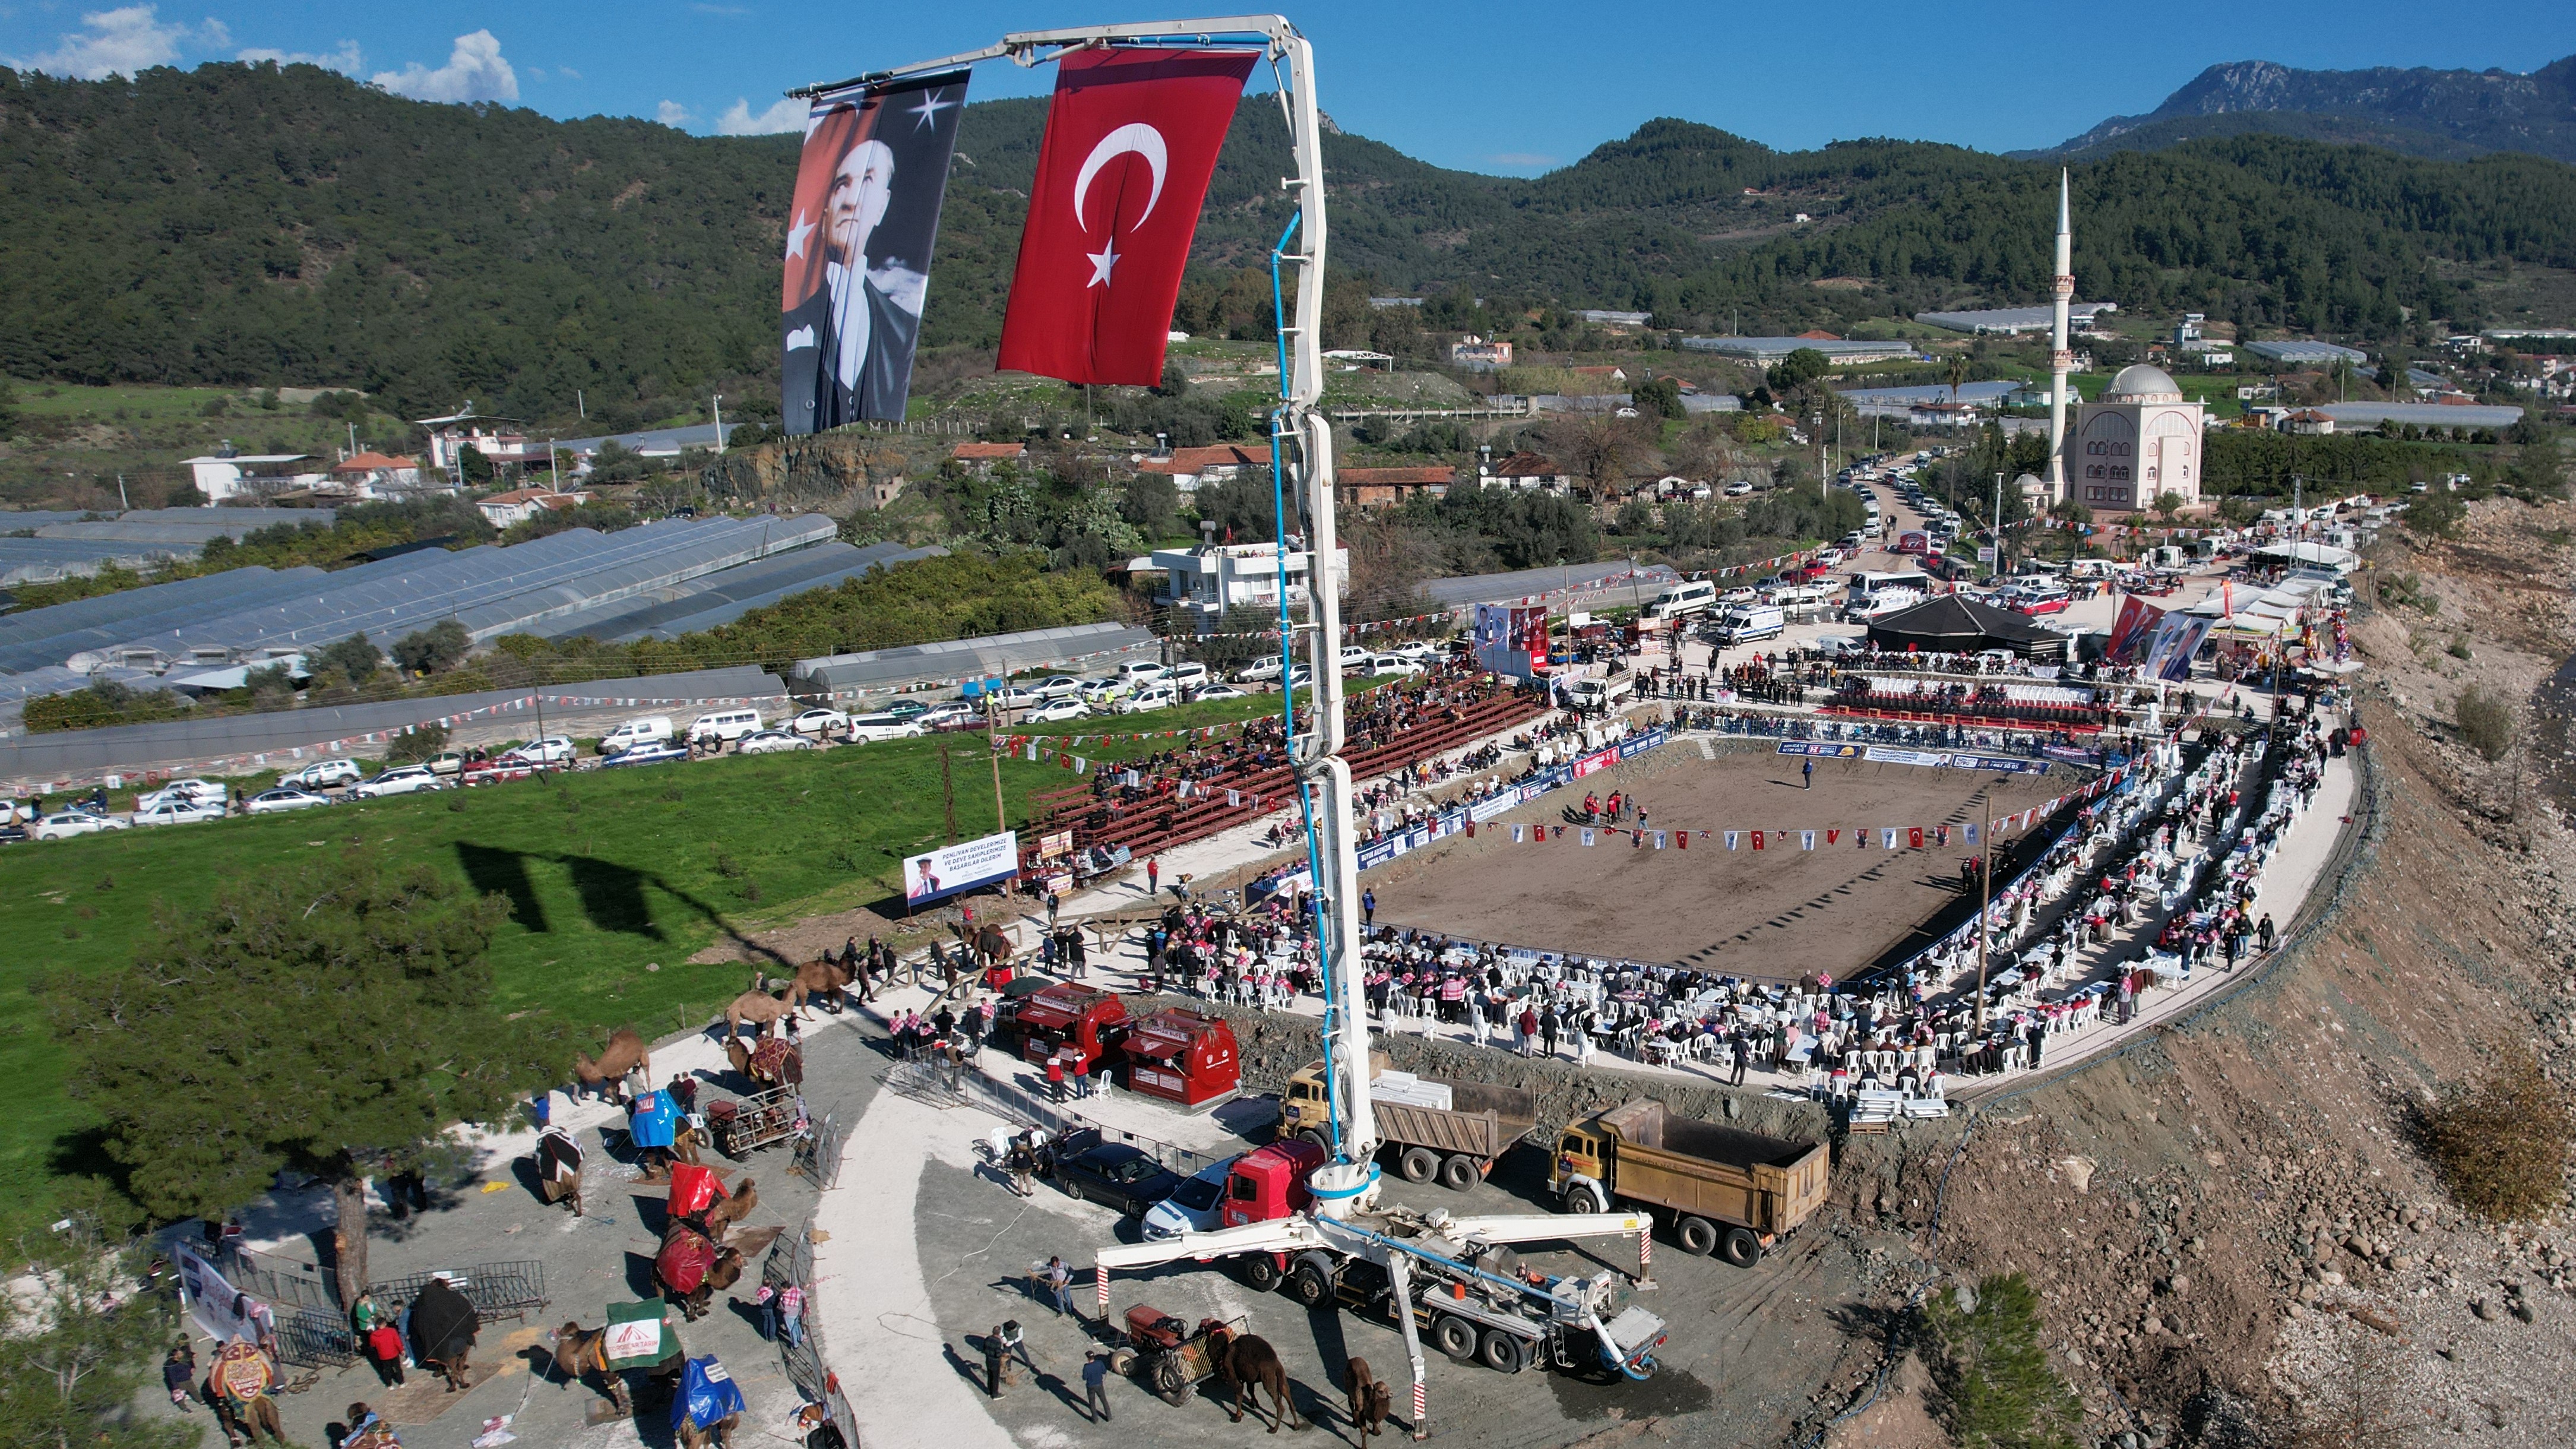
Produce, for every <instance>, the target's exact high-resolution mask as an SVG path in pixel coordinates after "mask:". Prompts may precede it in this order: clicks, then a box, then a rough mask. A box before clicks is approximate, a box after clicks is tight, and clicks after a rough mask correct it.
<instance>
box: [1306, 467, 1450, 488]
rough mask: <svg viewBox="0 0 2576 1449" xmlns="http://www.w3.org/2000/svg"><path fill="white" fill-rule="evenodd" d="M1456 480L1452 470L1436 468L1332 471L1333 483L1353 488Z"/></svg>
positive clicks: (1340, 469)
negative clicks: (1345, 484) (1344, 484)
mask: <svg viewBox="0 0 2576 1449" xmlns="http://www.w3.org/2000/svg"><path fill="white" fill-rule="evenodd" d="M1457 478H1458V475H1457V473H1456V472H1455V471H1454V470H1452V469H1448V468H1438V467H1424V468H1336V469H1334V470H1333V481H1334V482H1335V483H1347V484H1351V485H1353V486H1362V485H1369V484H1376V485H1386V484H1407V485H1413V484H1424V483H1454V482H1456V481H1457Z"/></svg>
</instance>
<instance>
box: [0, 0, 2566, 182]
mask: <svg viewBox="0 0 2576 1449" xmlns="http://www.w3.org/2000/svg"><path fill="white" fill-rule="evenodd" d="M1167 4H1168V0H1167ZM1177 8H1179V7H1171V8H1167V9H1165V10H1164V11H1163V13H1171V12H1172V9H1177ZM1191 8H1197V9H1201V10H1202V13H1204V12H1205V11H1207V10H1213V9H1215V8H1216V7H1215V6H1212V5H1211V6H1205V7H1191ZM1155 13H1156V12H1155V9H1154V8H1150V7H1147V6H1141V5H1124V6H1118V7H1114V8H1099V7H1095V6H1093V5H1071V4H1065V3H1062V0H1058V3H1053V4H1037V3H1017V0H1013V3H986V4H978V3H971V0H956V3H947V4H916V3H905V4H885V3H881V0H861V3H855V4H854V3H850V0H830V3H820V4H812V3H809V4H787V3H780V0H624V3H619V4H607V3H599V0H538V3H529V0H518V3H512V4H498V3H485V0H409V3H403V4H397V5H352V4H349V3H347V0H332V3H328V4H324V3H306V0H275V3H268V4H260V5H240V4H231V3H223V0H213V3H209V0H164V3H160V4H132V5H123V6H113V5H103V4H100V3H97V0H89V3H81V0H68V3H66V0H0V61H5V62H6V63H7V64H10V65H13V66H20V67H27V68H36V69H43V70H48V71H53V72H56V73H60V74H75V75H101V74H107V73H109V72H112V71H115V72H126V73H131V72H132V71H133V70H135V69H138V68H141V67H146V66H152V65H171V64H176V65H183V66H187V65H195V64H197V63H199V62H201V61H206V60H218V59H233V58H236V57H240V56H244V55H248V56H253V57H260V56H271V57H280V58H297V59H307V60H312V61H315V62H317V63H319V64H324V65H328V66H331V67H333V68H335V69H338V70H342V71H346V72H348V73H349V74H351V75H355V76H358V77H360V78H361V79H365V80H370V81H375V82H377V83H379V84H382V85H384V86H386V87H387V88H388V89H391V90H395V91H399V92H401V93H404V94H407V95H414V96H418V97H420V98H422V99H427V100H442V101H458V100H498V101H508V102H512V103H515V104H518V105H524V106H529V107H533V108H535V109H536V110H539V111H542V112H544V113H546V114H548V115H552V116H564V117H570V116H586V115H594V114H600V113H607V114H613V115H633V116H646V117H654V118H658V119H661V120H664V121H666V122H667V123H669V124H672V125H676V126H680V127H682V128H684V129H687V130H690V131H695V132H700V133H710V132H715V131H719V130H731V131H743V130H753V129H772V130H775V129H784V128H785V126H786V123H787V119H788V118H789V117H790V116H792V115H793V114H794V113H795V112H794V108H793V107H787V108H779V109H773V108H775V107H777V103H778V100H779V92H780V91H781V90H783V89H785V88H786V87H788V86H791V85H795V84H799V83H803V82H809V81H816V80H825V79H838V78H839V77H841V76H843V75H847V74H851V73H855V72H857V71H861V70H866V69H871V68H875V67H880V66H885V65H891V64H900V63H903V62H906V61H912V60H921V59H928V58H930V57H933V56H938V55H944V54H949V53H953V52H956V51H961V50H966V49H970V48H972V47H975V46H978V45H982V44H986V43H989V42H990V41H992V40H994V39H996V38H998V37H999V35H1000V34H1001V33H1002V32H1003V31H1005V30H1011V29H1021V28H1039V27H1044V26H1057V25H1066V24H1076V23H1081V22H1083V21H1086V20H1097V19H1142V18H1150V17H1151V16H1152V15H1154V14H1155ZM1291 14H1292V18H1294V19H1295V20H1296V22H1297V23H1298V25H1299V26H1300V27H1301V28H1303V29H1304V30H1305V32H1306V33H1307V34H1308V35H1309V36H1311V37H1313V38H1314V40H1315V42H1316V47H1317V53H1318V66H1319V69H1320V72H1321V80H1320V90H1321V99H1322V102H1323V106H1324V109H1325V110H1326V111H1327V112H1329V113H1330V114H1331V115H1332V116H1333V117H1334V119H1335V120H1337V121H1339V122H1340V123H1341V124H1342V125H1343V126H1344V127H1346V128H1348V129H1350V130H1352V131H1356V132H1358V133H1360V134H1363V135H1367V136H1372V137H1375V138H1377V139H1379V140H1382V141H1386V142H1388V143H1389V144H1391V145H1394V146H1396V147H1397V148H1399V149H1401V150H1403V151H1406V152H1408V153H1410V154H1412V155H1415V156H1419V157H1422V158H1423V159H1425V160H1428V161H1432V162H1435V163H1438V164H1441V165H1445V166H1455V167H1462V168H1467V169H1471V170H1479V171H1492V172H1502V173H1507V174H1515V175H1527V174H1532V173H1534V172H1537V171H1541V170H1545V169H1548V168H1549V167H1551V166H1557V165H1563V164H1566V163H1568V162H1571V161H1574V160H1576V159H1577V158H1579V157H1581V156H1582V155H1583V153H1584V152H1585V151H1587V150H1589V149H1590V148H1591V147H1593V146H1595V145H1598V144H1599V143H1601V142H1602V141H1605V140H1609V139H1612V138H1615V137H1618V136H1623V135H1626V134H1627V133H1628V132H1629V131H1631V130H1633V129H1635V127H1636V126H1637V124H1638V123H1639V122H1642V121H1645V120H1648V119H1650V118H1652V117H1655V116H1661V115H1672V116H1681V117H1684V118H1687V119H1690V120H1695V121H1704V122H1707V123H1708V124H1710V125H1714V126H1719V127H1723V128H1725V129H1727V130H1730V131H1734V132H1736V133H1738V134H1740V135H1745V136H1749V137H1752V138H1753V139H1755V140H1758V141H1762V142H1765V143H1767V144H1770V145H1773V146H1778V147H1783V148H1806V147H1812V146H1816V145H1819V144H1821V143H1823V142H1825V141H1828V140H1835V139H1842V138H1849V137H1855V136H1874V135H1884V136H1898V137H1908V138H1920V139H1925V140H1937V141H1949V142H1955V143H1957V144H1960V145H1966V146H1974V147H1977V148H1980V149H1983V150H2007V149H2012V148H2015V147H2026V146H2040V145H2048V144H2053V143H2055V142H2057V141H2061V140H2064V139H2065V138H2067V137H2069V136H2072V135H2075V134H2077V133H2078V132H2081V131H2083V130H2085V129H2087V128H2089V127H2090V126H2092V125H2093V124H2094V123H2095V122H2097V121H2099V120H2101V119H2102V118H2103V117H2105V116H2110V115H2120V114H2133V113H2136V112H2141V111H2147V110H2152V109H2153V108H2154V107H2155V106H2156V105H2157V103H2158V102H2160V101H2162V100H2163V98H2164V97H2165V95H2166V94H2167V93H2168V92H2170V91H2172V90H2173V89H2174V88H2175V87H2177V86H2179V85H2181V84H2182V83H2183V82H2185V81H2187V80H2189V79H2190V78H2191V77H2192V76H2193V75H2195V74H2197V73H2198V72H2199V71H2200V69H2201V68H2202V67H2204V66H2207V65H2210V64H2212V63H2215V62H2218V61H2227V60H2250V59H2262V60H2274V61H2279V62H2282V63H2284V64H2288V65H2296V66H2308V67H2319V68H2337V69H2340V68H2351V67H2359V66H2369V65H2423V66H2437V67H2469V68H2476V69H2484V68H2487V67H2490V66H2492V67H2500V68H2502V69H2505V70H2511V71H2529V70H2533V69H2536V68H2537V67H2539V66H2542V65H2545V64H2547V63H2548V62H2550V61H2552V60H2555V59H2557V58H2559V57H2560V56H2563V55H2567V54H2569V53H2570V52H2576V4H2571V3H2569V0H2542V3H2527V0H2485V3H2481V4H2478V5H2475V6H2467V7H2462V8H2461V9H2459V10H2449V9H2446V8H2439V7H2436V8H2432V9H2428V8H2426V7H2425V6H2423V5H2422V4H2420V3H2413V4H2403V5H2401V4H2387V3H2378V0H2347V3H2339V4H2314V3H2276V4H2272V5H2268V6H2263V7H2257V8H2248V7H2246V6H2244V5H2242V4H2208V3H2172V4H2164V5H2149V6H2133V5H2094V6H2086V5H2067V4H2052V5H2034V4H2000V3H1990V0H1975V3H1971V4H1967V5H1955V4H1954V5H1928V4H1923V3H1920V0H1911V3H1905V4H1879V3H1853V0H1845V3H1841V4H1833V5H1782V4H1777V3H1763V4H1755V5H1738V4H1706V3H1703V4H1691V3H1687V0H1685V3H1680V4H1666V5H1662V6H1641V5H1608V6H1587V5H1568V4H1564V3H1562V0H1559V3H1551V4H1538V3H1522V0H1491V3H1484V4H1431V3H1410V0H1317V3H1310V4H1303V5H1298V6H1295V7H1293V9H1292V11H1291ZM975 85H976V92H977V94H978V95H979V96H982V97H990V96H1000V95H1034V94H1041V93H1042V92H1043V90H1044V87H1045V85H1046V78H1045V74H1044V73H1043V72H1025V71H1021V70H1019V69H1017V68H1016V67H1013V66H1010V65H1008V64H1006V63H1004V64H988V65H985V66H983V67H981V68H979V69H978V71H977V73H976V80H975Z"/></svg>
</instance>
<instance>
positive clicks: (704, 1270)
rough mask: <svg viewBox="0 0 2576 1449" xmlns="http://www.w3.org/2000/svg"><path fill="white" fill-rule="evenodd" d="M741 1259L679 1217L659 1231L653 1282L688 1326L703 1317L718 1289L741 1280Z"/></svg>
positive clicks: (698, 1226)
mask: <svg viewBox="0 0 2576 1449" xmlns="http://www.w3.org/2000/svg"><path fill="white" fill-rule="evenodd" d="M742 1269H743V1258H742V1254H741V1253H740V1252H738V1251H736V1250H735V1249H732V1248H728V1247H724V1246H722V1245H720V1244H719V1243H717V1242H716V1240H715V1239H714V1237H712V1236H710V1235H709V1234H708V1233H707V1231H706V1229H705V1227H704V1225H703V1224H702V1223H701V1222H699V1221H698V1220H697V1219H694V1218H681V1219H680V1220H678V1221H677V1222H674V1223H672V1224H671V1225H670V1227H668V1228H666V1229H664V1230H663V1233H662V1250H661V1251H660V1252H659V1253H656V1254H654V1255H653V1281H654V1282H655V1283H657V1284H659V1285H661V1287H662V1289H663V1291H664V1292H666V1293H669V1294H671V1295H672V1296H673V1297H674V1298H676V1299H677V1300H678V1301H679V1304H680V1313H681V1316H682V1317H683V1318H685V1319H686V1320H687V1321H689V1322H691V1323H695V1322H697V1321H698V1320H699V1319H700V1318H703V1317H705V1316H706V1311H707V1305H708V1304H709V1303H710V1302H712V1301H713V1300H714V1298H715V1294H716V1290H717V1289H719V1288H731V1287H732V1286H733V1285H734V1284H736V1283H739V1282H741V1281H742Z"/></svg>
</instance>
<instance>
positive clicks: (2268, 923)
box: [2254, 911, 2280, 956]
mask: <svg viewBox="0 0 2576 1449" xmlns="http://www.w3.org/2000/svg"><path fill="white" fill-rule="evenodd" d="M2254 939H2255V940H2256V941H2258V942H2260V943H2261V944H2262V947H2263V954H2264V955H2266V956H2268V955H2270V954H2272V943H2273V942H2274V941H2276V940H2279V939H2280V937H2279V935H2278V934H2277V933H2276V932H2275V931H2274V930H2273V929H2272V913H2271V912H2270V911H2265V912H2264V913H2263V924H2262V925H2260V926H2257V927H2255V928H2254Z"/></svg>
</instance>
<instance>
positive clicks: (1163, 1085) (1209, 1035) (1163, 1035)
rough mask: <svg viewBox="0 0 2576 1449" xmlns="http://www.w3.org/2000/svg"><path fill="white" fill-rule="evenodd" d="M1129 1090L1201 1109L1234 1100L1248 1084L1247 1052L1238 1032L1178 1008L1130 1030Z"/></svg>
mask: <svg viewBox="0 0 2576 1449" xmlns="http://www.w3.org/2000/svg"><path fill="white" fill-rule="evenodd" d="M1120 1050H1122V1051H1124V1052H1125V1053H1126V1054H1127V1088H1128V1090H1129V1091H1133V1092H1142V1093H1143V1094H1145V1095H1146V1096H1148V1097H1160V1098H1162V1099H1164V1100H1165V1101H1168V1102H1178V1103H1180V1104H1181V1105H1182V1106H1184V1107H1200V1106H1205V1105H1206V1104H1208V1103H1210V1102H1214V1101H1218V1100H1220V1099H1222V1098H1226V1097H1231V1096H1233V1095H1234V1094H1235V1093H1236V1092H1237V1091H1238V1090H1240V1089H1241V1087H1242V1085H1243V1053H1242V1052H1241V1051H1239V1050H1237V1049H1236V1047H1235V1042H1234V1028H1232V1027H1230V1026H1227V1025H1226V1024H1225V1022H1224V1021H1223V1020H1221V1019H1219V1018H1217V1017H1212V1016H1201V1015H1199V1014H1198V1013H1197V1012H1195V1011H1182V1010H1179V1009H1177V1008H1174V1009H1170V1010H1165V1011H1158V1012H1155V1013H1154V1014H1153V1015H1151V1016H1148V1017H1146V1018H1144V1019H1143V1020H1141V1021H1138V1022H1137V1023H1136V1024H1135V1025H1134V1027H1132V1028H1131V1029H1129V1031H1128V1033H1127V1039H1126V1041H1125V1042H1123V1043H1122V1044H1121V1045H1120Z"/></svg>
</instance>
